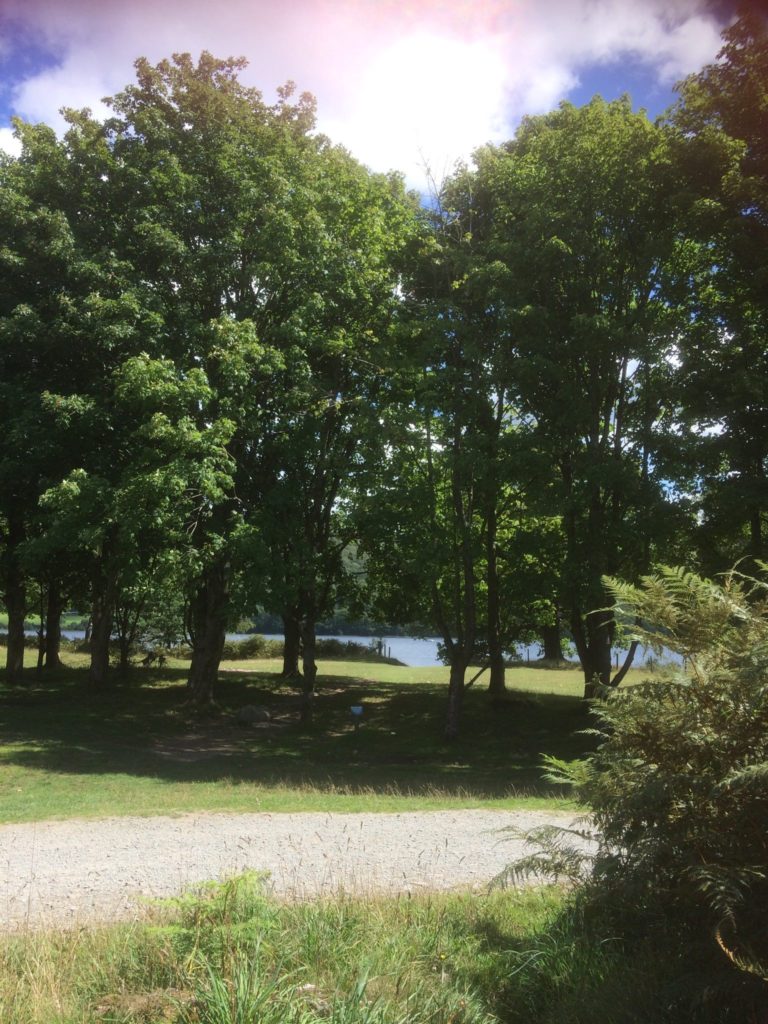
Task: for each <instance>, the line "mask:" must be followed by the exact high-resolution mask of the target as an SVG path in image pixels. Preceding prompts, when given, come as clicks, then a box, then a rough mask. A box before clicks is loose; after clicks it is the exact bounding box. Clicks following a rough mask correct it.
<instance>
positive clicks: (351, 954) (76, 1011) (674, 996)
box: [0, 874, 758, 1024]
mask: <svg viewBox="0 0 768 1024" xmlns="http://www.w3.org/2000/svg"><path fill="white" fill-rule="evenodd" d="M696 968H699V969H700V968H701V965H698V964H692V963H691V960H690V956H689V954H688V952H687V950H686V948H685V946H684V945H683V944H678V945H677V946H675V945H674V944H671V943H670V941H669V940H668V939H665V936H664V934H663V932H660V931H658V932H655V933H649V934H647V935H646V936H644V937H643V938H641V939H639V940H637V941H635V942H634V943H633V944H632V946H631V950H630V949H629V947H625V946H623V945H622V942H621V941H619V939H618V938H617V937H616V936H615V934H612V933H611V932H610V931H609V930H606V928H605V925H602V926H601V925H600V922H599V919H598V920H595V921H590V920H589V919H588V917H587V916H586V915H585V913H584V912H583V909H582V904H581V902H580V900H579V898H578V897H574V896H569V895H568V894H566V893H564V892H563V891H562V890H559V889H556V888H554V887H547V888H540V889H529V890H524V891H521V892H511V891H499V890H496V891H493V892H490V893H483V894H477V893H475V894H472V893H463V894H456V893H453V894H431V895H422V896H419V897H414V898H410V897H409V898H404V897H400V898H398V899H392V898H389V899H383V898H375V897H373V896H371V897H369V898H364V899H355V900H353V899H349V898H346V899H345V898H335V899H326V900H322V901H317V902H309V903H293V904H285V903H279V902H277V901H275V900H274V899H272V898H270V897H269V896H267V895H265V892H264V887H263V884H262V879H260V878H259V876H257V875H254V874H251V875H244V876H241V877H240V878H238V879H234V880H231V881H229V882H225V883H223V884H215V885H213V884H212V885H209V886H207V887H204V888H203V889H201V890H198V891H197V892H196V893H194V894H189V895H186V896H184V897H181V898H179V899H176V900H170V901H164V902H163V903H160V904H156V905H154V906H151V907H149V908H148V910H147V914H146V919H145V920H144V921H142V922H141V923H135V924H130V925H118V926H111V927H103V928H81V929H73V930H69V931H60V932H49V933H43V934H41V933H36V934H32V933H30V934H22V935H17V936H14V937H9V938H6V939H5V940H4V942H3V943H2V945H1V946H0V1020H2V1021H3V1022H4V1024H75V1022H78V1024H163V1022H164V1024H286V1022H287V1024H322V1022H325V1024H531V1022H533V1021H535V1022H536V1024H594V1021H596V1020H599V1021H600V1022H601V1024H632V1022H637V1024H640V1022H641V1021H642V1022H643V1024H690V1022H693V1021H697V1022H698V1021H701V1022H704V1021H706V1022H707V1024H716V1022H717V1021H718V1020H720V1019H721V1018H719V1017H717V1018H708V1017H707V1016H706V1015H702V1014H699V1013H697V1011H696V1007H695V1005H694V1004H693V1003H691V1001H690V999H689V998H688V994H687V993H686V991H685V977H686V972H689V971H691V970H693V969H696ZM726 1019H727V1020H730V1019H731V1018H729V1017H723V1018H722V1020H726ZM734 1019H735V1018H734ZM754 1024H758V1021H757V1019H755V1022H754Z"/></svg>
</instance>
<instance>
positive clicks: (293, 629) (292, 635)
mask: <svg viewBox="0 0 768 1024" xmlns="http://www.w3.org/2000/svg"><path fill="white" fill-rule="evenodd" d="M282 618H283V637H284V643H283V671H282V672H281V673H280V676H281V678H282V679H298V678H299V676H300V675H301V673H300V672H299V654H300V651H301V620H300V618H299V612H298V609H296V608H288V609H286V610H285V611H284V612H283V616H282Z"/></svg>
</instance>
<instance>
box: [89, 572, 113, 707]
mask: <svg viewBox="0 0 768 1024" xmlns="http://www.w3.org/2000/svg"><path fill="white" fill-rule="evenodd" d="M115 597H116V593H115V581H114V579H113V578H112V577H111V576H110V575H100V576H99V577H98V578H97V580H96V583H95V584H94V594H93V610H92V612H91V664H90V668H89V670H88V679H89V682H90V684H91V686H93V687H95V688H96V689H102V688H103V687H104V686H106V684H107V677H108V675H109V641H110V639H111V638H112V619H113V616H114V612H115Z"/></svg>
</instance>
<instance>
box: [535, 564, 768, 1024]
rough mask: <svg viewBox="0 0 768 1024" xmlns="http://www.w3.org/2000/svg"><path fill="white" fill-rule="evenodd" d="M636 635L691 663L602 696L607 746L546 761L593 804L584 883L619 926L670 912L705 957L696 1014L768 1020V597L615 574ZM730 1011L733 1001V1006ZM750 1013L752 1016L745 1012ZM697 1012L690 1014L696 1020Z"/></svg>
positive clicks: (666, 917) (679, 574) (696, 580)
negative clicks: (629, 581)
mask: <svg viewBox="0 0 768 1024" xmlns="http://www.w3.org/2000/svg"><path fill="white" fill-rule="evenodd" d="M608 583H609V586H610V588H611V590H612V592H613V595H614V596H615V598H616V600H617V601H618V603H619V606H620V608H621V609H622V611H623V613H624V615H625V617H626V618H627V619H628V620H630V621H632V622H644V623H652V624H653V625H652V626H650V627H648V628H637V627H635V632H636V634H637V637H638V639H640V640H641V641H642V642H643V643H646V644H648V645H650V646H652V647H654V648H656V649H657V650H658V649H660V648H661V647H662V646H665V647H667V648H671V649H672V650H673V651H676V652H677V653H679V654H680V655H682V656H683V657H684V658H685V662H684V664H685V666H686V667H685V669H683V668H682V667H679V668H678V669H669V670H668V671H669V674H668V677H667V678H665V679H663V680H662V681H659V680H658V679H657V680H654V681H653V682H650V681H649V682H645V683H642V684H640V685H636V686H631V687H627V688H626V689H622V690H616V691H612V692H608V693H603V694H601V696H600V699H598V700H597V701H595V704H594V711H595V715H596V717H597V721H598V728H597V733H598V736H599V738H600V741H601V742H600V746H599V747H598V749H597V751H596V753H595V754H594V755H593V756H592V757H591V758H590V759H588V760H587V761H583V762H578V763H572V764H570V765H566V764H563V763H560V762H556V761H554V760H553V759H550V766H551V767H554V768H555V770H556V773H560V776H561V777H564V778H569V779H570V780H571V781H573V782H575V783H576V788H577V793H578V796H579V797H580V799H581V801H582V802H583V803H584V804H585V805H587V807H588V808H589V809H590V812H591V815H592V820H593V823H594V828H595V831H596V833H597V834H598V836H599V843H600V845H599V851H598V854H597V856H596V859H595V861H594V865H593V873H592V878H591V881H590V883H589V888H590V889H591V892H592V900H593V902H594V903H600V902H601V901H602V903H603V905H604V906H608V905H610V907H611V908H612V909H613V910H614V911H616V912H618V915H619V916H620V917H621V918H622V920H623V933H624V935H625V936H627V935H629V936H630V937H631V932H632V927H631V924H630V926H629V927H628V922H632V921H634V923H635V925H636V926H637V929H638V934H640V933H642V932H643V931H647V928H648V922H654V927H657V925H658V922H659V921H663V928H664V929H665V930H666V932H667V935H670V934H675V935H676V936H677V942H678V944H680V943H685V944H686V948H687V949H688V950H689V951H690V958H689V963H691V964H692V963H697V964H698V973H697V977H696V978H695V979H691V978H688V983H687V985H686V989H687V991H688V992H689V993H691V992H695V993H696V998H698V999H700V1001H701V1005H702V1006H704V1005H707V1006H709V1008H710V1009H709V1010H708V1011H707V1013H710V1012H715V1011H713V1008H715V1007H719V1008H720V1009H719V1010H717V1011H716V1012H717V1013H718V1014H719V1015H717V1016H714V1017H710V1016H702V1017H701V1018H699V1017H696V1018H695V1019H712V1020H748V1019H754V1020H755V1021H757V1020H763V1019H765V1018H764V1017H759V1016H757V1015H756V1014H757V1006H758V1005H760V1006H764V1004H765V1000H767V999H768V985H766V981H767V980H768V931H767V929H766V910H768V600H767V598H768V594H767V593H766V588H765V587H764V586H763V585H762V584H761V583H759V582H757V581H754V580H749V579H745V578H744V577H739V576H737V574H735V573H732V574H731V575H730V576H729V577H728V578H727V579H726V580H725V582H724V584H723V585H722V586H720V585H718V584H715V583H712V582H710V581H707V580H704V579H701V578H700V577H698V576H695V575H693V574H690V573H685V572H683V571H682V570H676V569H664V570H661V571H660V572H659V573H658V574H657V575H654V576H651V577H647V578H645V579H644V580H643V582H642V585H641V586H640V587H632V586H628V585H625V584H621V583H618V582H616V581H608ZM726 1008H729V1009H727V1012H726ZM750 1015H754V1016H750ZM690 1019H694V1017H691V1018H690Z"/></svg>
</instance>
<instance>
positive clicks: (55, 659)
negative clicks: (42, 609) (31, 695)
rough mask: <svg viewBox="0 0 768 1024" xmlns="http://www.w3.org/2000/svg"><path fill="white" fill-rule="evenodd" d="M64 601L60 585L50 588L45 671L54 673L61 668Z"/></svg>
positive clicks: (55, 584) (51, 585)
mask: <svg viewBox="0 0 768 1024" xmlns="http://www.w3.org/2000/svg"><path fill="white" fill-rule="evenodd" d="M63 611H64V600H63V598H62V596H61V588H60V587H59V584H58V583H51V584H50V586H49V587H48V605H47V609H46V614H45V670H46V672H53V671H55V670H56V669H59V668H61V655H60V650H61V613H62V612H63Z"/></svg>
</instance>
